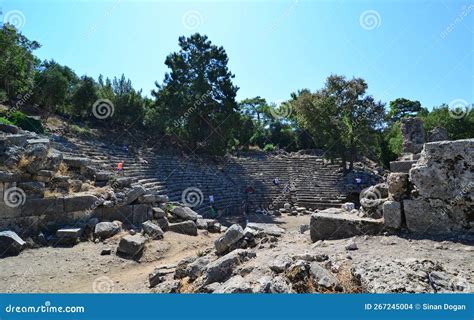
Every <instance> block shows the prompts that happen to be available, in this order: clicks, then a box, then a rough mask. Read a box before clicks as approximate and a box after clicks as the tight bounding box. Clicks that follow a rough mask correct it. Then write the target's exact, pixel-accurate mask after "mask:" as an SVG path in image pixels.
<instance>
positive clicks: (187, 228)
mask: <svg viewBox="0 0 474 320" xmlns="http://www.w3.org/2000/svg"><path fill="white" fill-rule="evenodd" d="M168 230H169V231H173V232H176V233H182V234H187V235H190V236H197V235H198V232H197V226H196V224H195V223H194V222H193V221H190V220H188V221H183V222H178V223H170V224H169V226H168Z"/></svg>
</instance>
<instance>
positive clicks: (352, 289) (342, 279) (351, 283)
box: [336, 264, 364, 293]
mask: <svg viewBox="0 0 474 320" xmlns="http://www.w3.org/2000/svg"><path fill="white" fill-rule="evenodd" d="M336 278H337V280H338V281H339V283H340V284H341V286H342V287H343V288H344V292H346V293H362V292H364V290H363V289H362V287H361V286H360V284H359V283H357V281H356V280H355V279H354V277H353V276H352V272H351V267H350V265H348V264H343V265H342V266H341V267H340V268H339V272H338V273H337V276H336Z"/></svg>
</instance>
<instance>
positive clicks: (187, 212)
mask: <svg viewBox="0 0 474 320" xmlns="http://www.w3.org/2000/svg"><path fill="white" fill-rule="evenodd" d="M171 213H172V214H173V215H174V216H176V217H178V218H181V219H185V220H192V221H196V220H197V218H198V214H197V213H196V212H195V211H193V210H192V209H191V208H189V207H186V206H183V207H180V206H176V207H174V208H173V210H172V211H171Z"/></svg>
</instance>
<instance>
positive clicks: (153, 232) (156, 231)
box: [142, 221, 164, 240]
mask: <svg viewBox="0 0 474 320" xmlns="http://www.w3.org/2000/svg"><path fill="white" fill-rule="evenodd" d="M142 228H143V232H144V233H145V234H146V235H148V236H150V238H152V239H154V240H156V239H162V238H163V234H164V232H163V230H161V228H160V227H159V226H157V225H156V224H154V223H153V222H151V221H146V222H144V223H142Z"/></svg>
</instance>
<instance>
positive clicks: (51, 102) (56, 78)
mask: <svg viewBox="0 0 474 320" xmlns="http://www.w3.org/2000/svg"><path fill="white" fill-rule="evenodd" d="M69 70H70V69H69V68H67V67H63V66H60V65H59V64H57V63H56V62H54V61H45V62H44V63H42V65H41V67H40V69H39V70H38V72H37V73H36V76H35V94H34V98H35V101H36V102H37V103H39V104H41V105H42V106H43V109H44V110H45V111H46V112H47V114H50V113H53V112H55V111H58V110H59V109H60V108H61V107H63V106H64V105H65V102H66V98H67V96H68V92H69V89H70V87H71V86H72V85H71V84H70V81H71V80H70V78H69V76H70V75H69V74H68V72H69Z"/></svg>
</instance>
